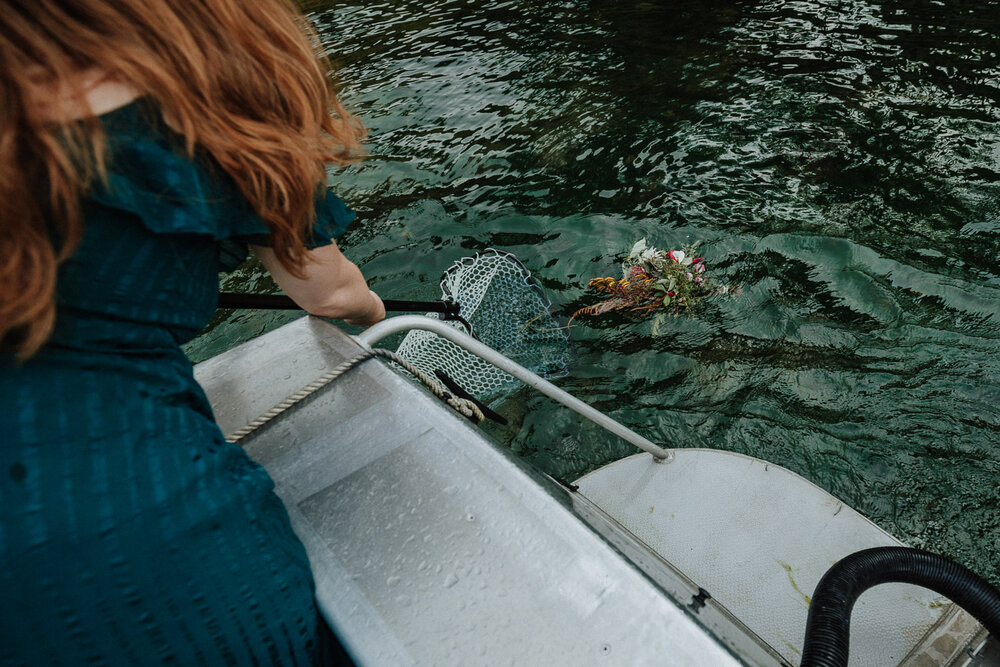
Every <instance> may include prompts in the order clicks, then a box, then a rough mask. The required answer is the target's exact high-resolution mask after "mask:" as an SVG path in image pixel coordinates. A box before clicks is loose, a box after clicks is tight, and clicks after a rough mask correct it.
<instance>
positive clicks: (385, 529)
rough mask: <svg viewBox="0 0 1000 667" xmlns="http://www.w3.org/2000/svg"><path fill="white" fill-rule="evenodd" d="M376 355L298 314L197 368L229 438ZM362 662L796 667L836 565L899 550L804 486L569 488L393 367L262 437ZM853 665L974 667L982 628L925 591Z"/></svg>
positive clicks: (709, 470) (621, 483)
mask: <svg viewBox="0 0 1000 667" xmlns="http://www.w3.org/2000/svg"><path fill="white" fill-rule="evenodd" d="M361 352H362V348H361V347H360V346H359V345H358V344H357V343H356V342H355V341H354V340H352V339H351V338H349V337H348V336H346V335H345V334H344V333H343V332H341V331H340V330H339V329H336V328H335V327H333V326H331V325H329V324H327V323H325V322H323V321H321V320H318V319H315V318H303V319H301V320H298V321H296V322H293V323H291V324H288V325H286V326H284V327H282V328H280V329H278V330H276V331H274V332H272V333H270V334H267V335H265V336H263V337H261V338H259V339H257V340H254V341H251V342H249V343H246V344H244V345H242V346H240V347H238V348H235V349H233V350H230V351H228V352H226V353H224V354H222V355H220V356H218V357H215V358H213V359H211V360H209V361H206V362H204V363H202V364H199V365H198V367H197V368H196V372H195V374H196V377H197V378H198V380H199V381H200V382H201V383H202V385H203V386H204V387H205V389H206V391H207V393H208V395H209V398H210V400H211V401H212V405H213V407H214V409H215V412H216V417H217V419H218V421H219V424H220V426H221V427H222V429H223V431H224V432H226V433H232V432H234V431H237V430H238V429H240V428H242V427H243V426H245V425H247V424H248V423H250V422H251V421H252V420H253V419H255V418H256V417H258V416H259V415H261V414H263V413H264V412H266V411H267V410H268V409H270V408H271V407H272V406H274V405H276V404H277V403H279V402H281V401H282V400H283V399H285V398H286V397H288V396H290V395H292V394H294V393H295V392H297V391H298V390H299V389H301V388H302V387H304V386H305V385H307V384H309V383H310V382H312V381H313V380H315V379H316V378H318V377H320V376H321V375H323V374H325V373H326V372H328V371H329V370H331V369H332V368H334V367H336V366H337V365H339V364H340V363H341V362H342V361H344V360H345V359H346V358H348V357H354V356H356V355H357V354H360V353H361ZM242 444H244V445H245V447H246V449H247V451H248V453H249V454H250V455H251V456H252V457H254V459H256V460H257V461H258V462H259V463H260V464H261V465H263V466H264V467H265V468H266V469H267V470H268V472H269V473H270V474H271V476H272V478H273V479H274V480H275V484H276V491H277V493H278V494H279V495H280V496H281V498H282V499H283V500H284V502H285V505H286V507H287V508H288V511H289V514H290V516H291V519H292V523H293V525H294V527H295V529H296V531H297V532H298V534H299V535H300V537H302V539H303V542H304V543H305V545H306V548H307V550H308V552H309V555H310V559H311V561H312V565H313V570H314V572H315V575H316V580H317V586H318V592H317V596H318V600H319V603H320V607H321V609H322V611H323V613H324V614H325V616H326V617H327V620H328V621H329V622H330V623H331V625H332V626H333V627H334V628H335V629H336V631H337V632H338V634H339V635H340V637H341V639H342V641H343V643H344V644H345V645H346V646H347V647H348V649H349V650H350V651H351V653H352V655H353V656H354V658H355V659H356V661H357V662H358V664H360V665H391V666H393V667H396V666H401V665H502V664H510V665H518V666H521V665H527V666H531V665H546V666H548V665H570V664H572V665H574V666H576V665H584V666H586V665H615V666H617V665H629V666H631V665H653V664H656V665H685V666H687V665H711V666H713V667H714V666H724V665H730V664H752V665H790V664H797V663H798V658H799V656H800V655H801V647H802V640H803V637H802V635H803V633H804V628H805V621H806V615H807V613H808V605H809V596H810V595H811V592H812V590H813V588H814V586H815V584H816V582H817V581H818V580H819V578H820V577H821V576H822V574H823V573H824V572H825V570H826V568H827V567H829V565H831V564H832V563H833V562H835V561H836V560H837V559H839V558H842V557H843V556H845V555H847V554H849V553H851V552H853V551H855V550H858V549H862V548H866V547H871V546H877V545H893V544H899V542H898V541H897V540H895V538H893V537H892V536H891V535H888V534H887V533H885V532H884V531H881V530H880V529H879V528H878V527H876V526H874V525H873V524H871V523H870V522H869V521H867V520H866V519H865V518H864V517H862V516H860V515H859V514H857V513H856V512H854V511H853V510H851V509H850V508H848V507H845V506H843V505H842V503H839V501H837V500H836V499H835V498H833V497H831V496H829V495H828V494H826V493H825V492H823V491H822V490H821V489H819V488H817V487H815V486H814V485H812V484H810V483H809V482H807V481H806V480H804V479H802V478H801V477H798V476H797V475H794V474H793V473H791V472H789V471H787V470H785V469H783V468H780V467H778V466H773V465H770V464H767V463H766V462H763V461H758V460H756V459H751V458H749V457H744V456H740V455H738V454H731V453H727V452H718V451H711V450H678V451H676V452H675V456H674V457H673V459H672V460H671V461H670V462H669V463H654V462H653V460H652V457H651V456H650V455H649V454H642V455H637V456H635V457H630V458H628V459H625V460H623V461H619V462H616V463H614V464H611V465H609V466H606V467H604V468H602V469H600V470H598V471H595V472H594V473H592V474H590V475H588V476H586V477H584V478H583V479H582V480H580V481H579V482H578V484H579V485H580V486H579V490H578V492H575V493H570V492H568V491H567V490H566V489H564V488H563V487H560V486H558V485H557V484H555V483H554V482H552V481H551V480H550V479H548V478H546V477H544V476H542V475H540V474H538V473H537V472H534V471H532V470H530V469H528V468H526V467H525V466H524V465H523V464H522V463H521V461H520V460H519V459H517V458H516V457H514V456H513V455H511V454H510V453H509V452H508V451H507V450H506V449H505V448H503V447H500V446H497V445H495V444H493V443H491V442H490V441H489V440H487V439H486V438H485V437H484V436H483V434H482V433H481V431H479V430H478V429H477V428H476V427H475V426H473V425H471V424H470V423H469V422H467V421H465V420H464V419H462V418H460V417H458V416H457V415H456V413H454V412H453V411H452V410H451V409H450V408H448V407H446V406H445V405H444V404H443V403H442V402H440V401H438V400H437V399H436V398H434V397H433V396H432V395H431V394H430V393H429V392H427V391H425V390H424V389H423V388H421V387H418V386H416V385H415V384H413V383H411V382H410V381H409V380H407V379H405V378H404V377H403V376H402V375H401V374H399V373H396V372H394V371H393V370H390V369H389V368H387V367H386V366H385V365H384V364H383V363H382V362H380V361H368V362H365V363H364V364H362V365H361V366H359V367H358V368H355V369H354V370H352V371H350V372H349V373H348V374H347V375H345V376H343V377H342V378H340V379H338V380H335V381H334V382H333V383H332V384H331V385H330V386H329V387H327V388H325V389H323V390H321V391H320V392H319V393H318V394H317V395H315V396H313V397H311V398H310V399H308V400H307V401H306V402H304V403H303V404H300V405H298V406H296V407H294V408H292V409H291V410H290V411H288V412H287V413H285V414H284V415H282V416H281V417H279V418H277V419H276V420H275V421H273V422H271V423H269V424H267V425H265V426H264V427H263V428H262V429H261V430H260V431H258V432H256V433H254V434H252V435H251V436H249V437H247V438H246V439H245V440H244V441H243V443H242ZM854 620H855V622H854V623H852V633H851V637H852V642H851V647H852V651H851V660H850V664H851V666H852V667H854V666H861V665H865V666H867V665H872V666H877V667H881V666H882V665H895V664H905V665H962V664H964V662H965V660H966V658H967V656H966V654H965V649H966V646H967V644H968V643H969V641H973V640H976V641H978V639H979V638H981V637H982V636H983V635H982V632H981V629H980V628H979V626H978V624H977V623H975V621H974V620H973V619H971V617H969V616H968V615H967V614H965V613H964V612H961V610H958V609H954V608H952V607H951V606H950V605H948V604H947V601H946V600H944V599H943V598H941V597H940V596H938V595H936V594H934V593H933V592H931V591H927V590H924V589H919V588H917V587H914V586H907V585H903V584H888V585H885V586H879V587H877V588H876V589H875V590H874V591H871V592H869V593H866V594H865V595H864V596H862V598H861V599H860V600H859V602H858V605H857V612H856V614H855V619H854Z"/></svg>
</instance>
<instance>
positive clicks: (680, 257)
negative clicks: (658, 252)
mask: <svg viewBox="0 0 1000 667" xmlns="http://www.w3.org/2000/svg"><path fill="white" fill-rule="evenodd" d="M667 255H668V256H669V257H670V259H672V260H674V261H675V262H677V263H678V264H682V263H683V262H684V251H683V250H671V251H670V252H668V253H667Z"/></svg>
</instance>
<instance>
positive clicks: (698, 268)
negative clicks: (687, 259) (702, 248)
mask: <svg viewBox="0 0 1000 667" xmlns="http://www.w3.org/2000/svg"><path fill="white" fill-rule="evenodd" d="M703 259H704V258H703V257H699V258H698V259H696V260H694V262H692V263H691V268H692V269H694V271H695V273H705V265H704V264H702V260H703Z"/></svg>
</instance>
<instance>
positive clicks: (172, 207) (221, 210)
mask: <svg viewBox="0 0 1000 667" xmlns="http://www.w3.org/2000/svg"><path fill="white" fill-rule="evenodd" d="M101 120H102V122H103V124H104V129H105V133H106V135H107V141H108V153H109V157H110V159H109V167H108V175H107V182H106V183H98V184H97V185H96V186H95V187H94V188H93V189H92V190H91V192H90V193H89V195H88V196H89V197H90V198H91V199H93V200H94V201H96V202H97V203H99V204H102V205H104V206H108V207H111V208H117V209H121V210H125V211H128V212H130V213H133V214H135V215H136V216H138V217H139V218H140V219H141V220H142V222H143V224H144V225H145V226H146V227H147V228H149V229H150V230H151V231H153V232H156V233H158V234H199V235H207V236H211V237H212V238H213V239H215V240H216V241H219V242H220V263H221V264H222V267H223V270H231V269H232V268H235V264H238V263H239V261H241V260H242V259H243V258H245V256H246V244H247V243H253V244H257V245H270V230H269V229H268V227H267V224H266V223H265V222H264V221H263V220H262V219H261V218H260V217H259V216H257V215H256V213H254V211H253V208H252V207H251V206H250V204H249V202H247V200H246V199H245V198H244V197H243V195H242V193H240V191H239V189H238V188H237V186H236V184H235V183H234V182H233V181H232V179H231V178H230V177H229V175H228V174H226V173H225V172H224V171H222V169H220V168H218V167H217V166H215V165H214V163H213V162H212V161H211V159H210V158H207V157H200V156H198V157H196V158H195V159H193V160H192V159H189V158H188V157H187V156H186V155H184V153H183V152H181V151H180V150H179V148H178V143H179V138H177V137H176V136H175V135H173V133H172V132H171V131H170V130H169V129H167V128H166V127H165V126H164V124H163V122H162V121H161V120H159V113H158V111H157V110H156V108H155V107H154V106H153V105H152V104H150V103H148V102H146V101H145V100H139V101H137V102H134V103H132V104H130V105H127V106H125V107H122V108H120V109H116V110H115V111H112V112H111V113H109V114H105V115H104V116H102V117H101ZM354 217H355V214H354V212H353V211H351V210H350V209H349V208H348V207H347V205H346V204H344V202H343V201H341V200H340V198H339V197H337V196H336V195H335V194H333V193H332V192H329V191H327V192H326V194H325V196H323V197H321V198H320V199H318V200H317V202H316V221H315V224H314V225H313V230H312V234H311V238H310V239H309V241H308V242H307V246H308V247H310V248H317V247H320V246H324V245H329V244H330V243H331V240H332V239H334V238H336V237H338V236H340V235H341V234H343V233H344V231H345V230H346V229H347V226H348V225H349V224H350V223H351V221H353V220H354Z"/></svg>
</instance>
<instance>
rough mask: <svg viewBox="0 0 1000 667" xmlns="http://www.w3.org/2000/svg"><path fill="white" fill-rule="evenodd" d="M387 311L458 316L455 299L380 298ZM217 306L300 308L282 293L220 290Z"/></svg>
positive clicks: (266, 308)
mask: <svg viewBox="0 0 1000 667" xmlns="http://www.w3.org/2000/svg"><path fill="white" fill-rule="evenodd" d="M382 303H383V304H385V309H386V310H387V311H393V312H401V313H444V316H445V319H452V318H456V317H458V303H456V302H455V301H400V300H396V299H382ZM218 307H219V308H260V309H263V310H301V309H302V308H301V306H299V305H298V304H297V303H295V302H294V301H292V300H291V299H290V298H289V297H287V296H285V295H284V294H244V293H241V292H221V293H220V294H219V306H218Z"/></svg>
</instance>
